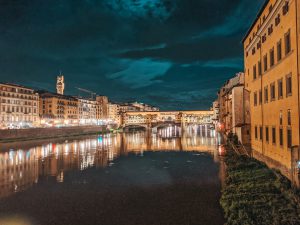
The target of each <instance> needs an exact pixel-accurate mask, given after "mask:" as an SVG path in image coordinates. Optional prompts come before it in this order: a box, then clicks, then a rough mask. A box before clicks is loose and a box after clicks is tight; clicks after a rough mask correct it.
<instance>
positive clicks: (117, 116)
mask: <svg viewBox="0 0 300 225" xmlns="http://www.w3.org/2000/svg"><path fill="white" fill-rule="evenodd" d="M108 120H109V121H110V123H113V124H118V125H121V113H120V106H119V105H118V104H116V103H111V102H110V103H108Z"/></svg>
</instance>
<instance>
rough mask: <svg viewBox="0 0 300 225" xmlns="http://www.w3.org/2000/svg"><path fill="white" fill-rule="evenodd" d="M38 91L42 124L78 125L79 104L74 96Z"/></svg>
mask: <svg viewBox="0 0 300 225" xmlns="http://www.w3.org/2000/svg"><path fill="white" fill-rule="evenodd" d="M38 93H39V96H40V108H39V113H40V118H41V125H42V126H69V125H70V126H71V125H78V123H79V120H78V119H79V111H78V105H79V104H78V100H77V99H76V98H74V97H72V96H66V95H60V94H55V93H51V92H44V91H40V92H38Z"/></svg>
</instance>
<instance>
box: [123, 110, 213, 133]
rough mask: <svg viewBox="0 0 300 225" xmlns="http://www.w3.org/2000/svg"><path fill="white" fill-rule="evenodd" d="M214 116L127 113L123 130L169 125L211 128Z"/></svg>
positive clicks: (194, 113)
mask: <svg viewBox="0 0 300 225" xmlns="http://www.w3.org/2000/svg"><path fill="white" fill-rule="evenodd" d="M213 116H214V113H213V111H158V112H126V113H124V114H123V115H122V128H125V129H126V128H130V127H144V128H146V129H157V128H160V127H166V126H169V125H176V126H180V127H182V128H183V129H184V128H185V127H188V126H190V125H201V126H205V127H206V128H210V127H211V126H212V125H213Z"/></svg>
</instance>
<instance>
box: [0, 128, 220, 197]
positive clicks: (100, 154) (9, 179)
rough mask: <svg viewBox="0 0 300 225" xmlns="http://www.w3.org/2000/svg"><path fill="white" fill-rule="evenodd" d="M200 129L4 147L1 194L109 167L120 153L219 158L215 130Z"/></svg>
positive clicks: (59, 181) (5, 195)
mask: <svg viewBox="0 0 300 225" xmlns="http://www.w3.org/2000/svg"><path fill="white" fill-rule="evenodd" d="M195 129H196V132H195ZM200 129H201V128H195V127H192V128H188V129H187V130H186V131H185V132H182V131H181V130H180V128H178V127H176V128H172V129H171V128H170V127H166V128H162V129H159V130H158V132H157V133H156V134H153V133H150V132H138V133H127V134H116V135H111V134H108V135H103V136H94V137H90V138H86V139H81V140H80V139H79V140H72V141H69V142H68V141H64V142H50V143H47V144H42V145H37V146H35V147H32V148H29V149H18V150H13V149H11V150H8V151H4V152H2V153H0V174H1V176H0V198H3V197H7V196H9V195H11V194H13V193H15V192H19V191H23V190H25V189H28V188H29V187H31V186H32V185H34V184H35V183H38V182H39V180H41V179H43V178H45V177H50V178H52V179H55V180H56V182H58V183H61V182H64V175H65V173H66V172H68V171H72V170H86V169H87V168H90V167H97V168H99V167H106V166H109V165H110V163H112V161H113V160H114V159H116V158H117V157H119V156H120V155H127V154H128V153H131V152H134V153H136V154H141V155H143V153H144V152H145V151H199V152H209V153H210V154H212V155H213V156H214V159H215V160H216V161H217V160H218V157H217V152H218V151H216V149H217V148H216V144H217V139H216V138H215V133H214V131H211V130H206V131H204V132H205V133H203V132H202V131H200ZM203 134H204V135H203Z"/></svg>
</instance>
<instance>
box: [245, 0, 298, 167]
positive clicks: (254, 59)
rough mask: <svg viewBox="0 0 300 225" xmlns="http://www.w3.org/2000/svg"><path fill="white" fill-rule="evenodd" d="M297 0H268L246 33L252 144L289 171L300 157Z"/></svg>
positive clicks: (254, 148)
mask: <svg viewBox="0 0 300 225" xmlns="http://www.w3.org/2000/svg"><path fill="white" fill-rule="evenodd" d="M299 16H300V2H299V1H292V0H268V1H266V2H265V4H264V6H263V7H262V9H261V10H260V11H259V13H258V15H257V18H256V19H255V21H254V22H253V24H252V26H251V27H250V29H249V31H248V32H247V34H246V36H245V38H244V40H243V44H244V61H245V73H246V75H245V87H246V89H247V90H249V92H250V111H251V147H252V149H253V150H254V153H255V154H259V155H261V156H263V157H266V158H268V159H270V160H273V161H274V162H275V163H280V164H281V165H283V166H284V167H285V168H287V169H288V170H290V169H291V167H292V168H293V169H294V168H295V163H296V162H297V160H299V150H298V149H299V148H298V147H297V146H299V139H300V138H299V135H300V133H299V118H300V114H299V110H300V108H299V107H300V102H299V64H300V58H299V40H300V39H299V35H298V34H299V32H300V30H299V21H300V17H299Z"/></svg>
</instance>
